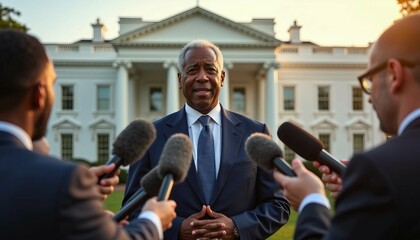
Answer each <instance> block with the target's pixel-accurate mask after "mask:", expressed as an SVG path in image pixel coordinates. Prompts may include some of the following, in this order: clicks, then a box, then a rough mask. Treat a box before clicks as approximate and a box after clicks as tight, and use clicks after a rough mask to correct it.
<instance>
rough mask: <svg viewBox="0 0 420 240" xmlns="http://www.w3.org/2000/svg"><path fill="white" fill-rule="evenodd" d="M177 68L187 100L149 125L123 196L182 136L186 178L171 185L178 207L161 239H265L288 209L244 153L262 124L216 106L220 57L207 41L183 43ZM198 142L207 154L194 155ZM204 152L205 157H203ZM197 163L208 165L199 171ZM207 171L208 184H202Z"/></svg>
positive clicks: (220, 77)
mask: <svg viewBox="0 0 420 240" xmlns="http://www.w3.org/2000/svg"><path fill="white" fill-rule="evenodd" d="M178 67H179V70H180V72H179V73H178V80H179V88H180V89H181V90H182V92H183V94H184V96H185V98H186V101H187V103H186V104H185V106H184V107H183V108H182V109H181V110H179V111H178V112H175V113H173V114H170V115H168V116H166V117H164V118H162V119H160V120H158V121H156V122H154V125H155V127H156V130H157V136H156V140H155V142H154V143H153V144H152V146H151V147H150V148H149V150H148V152H147V153H146V154H145V156H144V158H143V159H142V160H141V161H138V163H135V164H133V165H132V166H130V168H129V175H128V184H127V188H126V195H125V198H124V199H125V200H126V199H128V198H129V197H130V196H131V195H132V194H133V193H134V192H135V191H136V190H137V189H138V188H139V187H140V186H139V181H140V179H141V178H142V177H143V176H144V175H145V174H146V173H147V172H148V171H150V169H152V168H153V167H154V166H156V165H157V164H158V161H159V156H160V154H161V152H162V148H163V146H164V144H165V142H166V141H167V139H168V138H169V137H170V136H171V135H173V134H175V133H179V132H181V133H184V134H188V135H189V137H190V139H191V140H192V142H193V146H194V151H193V162H194V163H193V164H191V167H190V169H189V173H188V176H187V178H186V181H184V182H183V183H180V184H177V185H175V186H174V188H173V191H172V194H171V196H170V198H171V199H174V200H175V201H176V202H177V205H178V207H177V210H176V211H177V216H178V217H177V218H176V219H175V221H174V223H173V227H172V228H171V229H170V230H168V231H166V232H165V239H171V240H173V239H199V238H215V239H217V238H218V239H222V238H223V239H235V238H239V237H240V239H252V240H255V239H266V238H267V237H269V236H270V235H272V234H273V233H274V232H276V231H277V230H278V229H279V228H280V227H281V226H282V225H284V224H285V223H286V222H287V220H288V217H289V210H290V209H289V203H288V202H287V200H286V199H285V198H284V197H283V195H282V193H281V192H276V193H274V192H275V191H276V190H277V189H278V187H279V186H278V185H277V184H276V183H275V182H274V179H273V177H272V176H271V174H270V173H269V172H266V171H264V170H262V169H261V168H259V167H257V165H256V164H255V163H254V162H253V161H251V160H250V159H249V158H248V157H247V156H246V153H245V150H244V142H245V140H246V138H247V137H248V136H249V135H250V134H251V133H253V132H263V133H266V134H269V133H268V130H267V126H266V125H265V124H262V123H259V122H256V121H254V120H251V119H249V118H246V117H244V116H242V115H239V114H237V113H234V112H230V111H227V110H226V109H224V108H223V107H222V106H221V105H220V104H219V93H220V90H221V87H222V85H223V80H224V76H225V73H224V71H223V70H222V68H223V56H222V54H221V52H220V50H219V48H218V47H217V46H215V45H214V44H212V43H210V42H208V41H205V40H196V41H193V42H190V43H188V44H187V45H186V46H185V47H184V48H183V49H182V50H181V53H180V55H179V59H178ZM203 115H204V116H209V117H210V118H209V119H210V122H209V125H205V126H202V124H201V123H200V121H201V117H202V116H203ZM204 118H206V117H204ZM208 126H209V127H208ZM207 129H209V131H210V135H212V138H213V139H212V140H211V141H209V142H207V143H200V144H199V142H200V138H201V136H200V134H201V131H202V130H203V131H204V130H207ZM203 145H205V148H206V149H204V151H206V150H209V151H207V153H206V154H203V155H200V154H201V153H200V152H201V151H202V150H200V147H201V146H203ZM210 149H211V150H210ZM210 155H211V156H212V160H208V158H207V157H209V156H210ZM203 159H206V162H205V163H206V164H210V167H200V166H202V165H200V164H203V163H204V160H203ZM201 160H203V161H201ZM200 161H201V163H200ZM207 173H211V177H212V179H207V180H206V181H205V180H202V179H203V178H204V177H203V175H204V174H207ZM208 185H210V187H209V188H207V187H208ZM203 186H204V187H206V188H205V189H207V190H205V189H204V187H203ZM209 189H210V190H209ZM208 190H209V191H208ZM206 193H207V195H206Z"/></svg>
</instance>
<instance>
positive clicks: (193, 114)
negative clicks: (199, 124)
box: [185, 103, 222, 128]
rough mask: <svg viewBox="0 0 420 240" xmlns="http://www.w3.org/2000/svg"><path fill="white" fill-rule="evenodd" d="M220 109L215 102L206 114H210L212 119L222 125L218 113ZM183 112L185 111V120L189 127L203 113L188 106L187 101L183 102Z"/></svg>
mask: <svg viewBox="0 0 420 240" xmlns="http://www.w3.org/2000/svg"><path fill="white" fill-rule="evenodd" d="M221 111H222V108H221V107H220V104H219V103H217V105H216V106H215V107H214V108H213V109H212V110H211V111H210V112H209V113H207V114H206V115H208V116H210V117H211V119H213V121H214V122H215V123H216V124H218V125H220V126H221V125H222V118H221V114H220V113H221ZM185 112H186V113H187V121H188V127H189V128H190V127H191V126H192V125H193V124H194V123H195V122H196V121H197V120H198V119H199V118H200V117H201V116H202V115H203V114H202V113H200V112H199V111H197V110H195V109H194V108H192V107H190V105H188V103H185Z"/></svg>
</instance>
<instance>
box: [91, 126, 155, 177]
mask: <svg viewBox="0 0 420 240" xmlns="http://www.w3.org/2000/svg"><path fill="white" fill-rule="evenodd" d="M155 138H156V129H155V127H154V126H153V124H152V123H150V122H148V121H146V120H143V119H137V120H134V121H133V122H131V123H130V124H129V125H128V126H127V127H126V128H125V129H124V130H123V131H122V132H121V133H120V134H119V135H118V137H117V139H115V141H114V143H113V144H112V147H113V149H112V154H113V156H112V158H111V159H110V160H108V162H107V163H106V164H105V165H110V164H112V163H115V168H114V170H113V171H112V172H110V173H107V174H104V175H102V176H99V178H98V182H100V181H101V179H102V178H108V177H111V176H113V175H114V173H115V171H117V169H118V168H119V167H120V166H127V165H129V164H131V163H134V162H135V161H137V160H139V159H141V158H142V157H143V155H144V154H145V153H146V150H147V149H148V148H149V147H150V145H151V144H152V143H153V141H154V140H155Z"/></svg>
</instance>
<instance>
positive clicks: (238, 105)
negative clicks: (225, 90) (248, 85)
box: [233, 87, 246, 112]
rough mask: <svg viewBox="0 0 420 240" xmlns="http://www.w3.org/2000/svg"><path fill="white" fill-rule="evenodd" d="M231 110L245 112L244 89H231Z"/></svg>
mask: <svg viewBox="0 0 420 240" xmlns="http://www.w3.org/2000/svg"><path fill="white" fill-rule="evenodd" d="M233 110H234V111H237V112H245V110H246V95H245V88H242V87H241V88H234V89H233Z"/></svg>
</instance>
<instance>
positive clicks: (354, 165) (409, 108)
mask: <svg viewBox="0 0 420 240" xmlns="http://www.w3.org/2000/svg"><path fill="white" fill-rule="evenodd" d="M419 42H420V14H414V15H410V16H408V17H405V18H403V19H401V20H398V21H396V22H395V23H394V24H393V25H392V26H391V27H390V28H388V29H387V30H386V31H385V32H384V33H383V34H382V35H381V36H380V37H379V39H378V40H377V42H376V43H375V44H374V45H373V48H372V50H371V53H370V60H369V64H368V67H369V68H368V70H367V71H366V72H365V73H364V74H362V75H361V76H360V77H359V80H360V84H361V86H362V88H363V90H364V91H365V92H366V93H367V94H369V102H370V103H372V105H373V107H374V109H375V111H376V113H377V115H378V118H379V121H380V126H381V129H382V130H383V131H384V132H385V133H388V134H390V135H395V137H393V138H392V139H390V140H388V141H387V142H386V143H384V144H383V145H381V146H379V147H376V148H374V149H371V150H368V151H366V152H364V153H360V154H356V155H354V156H353V157H352V159H351V160H350V162H349V165H348V168H347V170H346V173H345V175H344V177H343V188H342V191H341V192H340V194H339V195H338V198H337V202H336V207H335V215H334V217H333V218H332V221H331V220H330V216H329V213H330V210H329V209H328V207H327V205H328V204H323V203H325V202H327V200H326V198H325V192H324V188H323V185H322V182H321V181H320V179H319V178H317V177H316V176H315V175H314V174H312V173H311V172H309V171H308V170H306V169H305V168H304V167H303V165H302V163H301V162H300V161H298V160H295V161H293V169H294V170H295V172H296V174H297V175H298V177H297V178H289V177H287V176H284V175H282V174H281V173H279V172H275V173H274V177H275V178H276V180H277V181H278V182H279V183H281V184H282V185H283V187H284V188H285V195H286V197H288V199H290V200H291V204H292V206H293V207H294V208H299V212H300V215H299V218H298V222H297V225H296V230H295V239H334V240H338V239H369V240H372V239H380V240H386V239H393V240H394V239H420V214H419V213H420V203H419V201H418V199H419V196H420V194H419V192H418V190H417V189H418V187H419V186H420V177H419V173H418V169H419V168H420V159H419V157H420V44H419ZM335 183H336V182H335Z"/></svg>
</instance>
